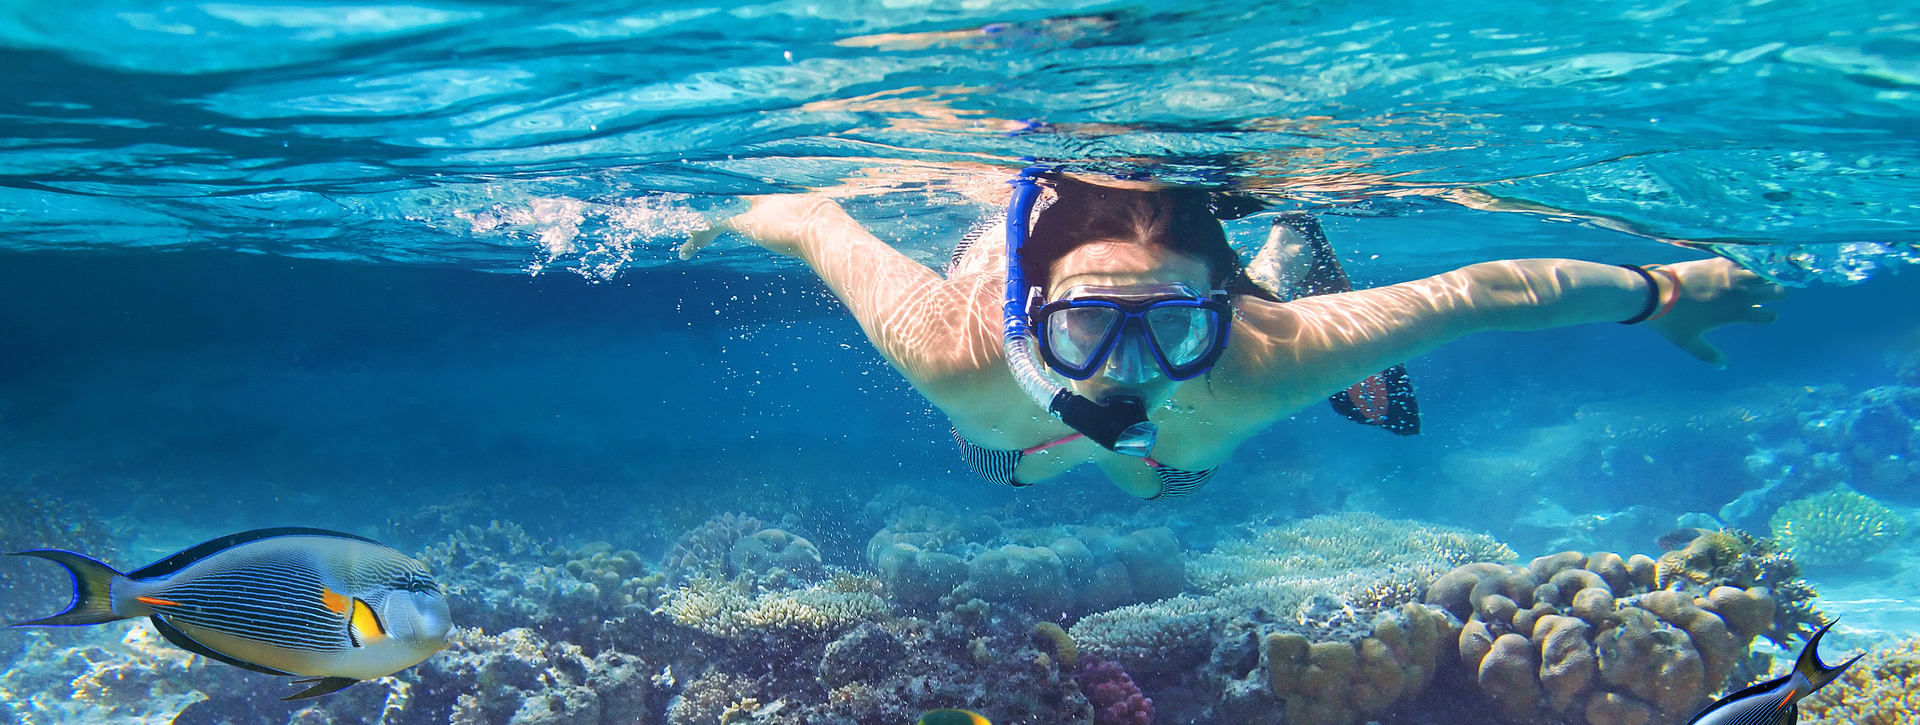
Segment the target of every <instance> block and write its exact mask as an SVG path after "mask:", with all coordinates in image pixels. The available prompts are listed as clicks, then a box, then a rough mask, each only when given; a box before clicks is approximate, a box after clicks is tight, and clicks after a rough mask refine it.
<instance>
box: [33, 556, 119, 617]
mask: <svg viewBox="0 0 1920 725" xmlns="http://www.w3.org/2000/svg"><path fill="white" fill-rule="evenodd" d="M9 556H32V557H38V558H41V559H46V560H49V561H52V562H53V563H55V564H59V565H60V566H63V567H66V569H67V573H68V574H72V575H73V603H72V604H69V605H67V609H66V611H63V612H61V613H59V614H55V615H53V616H51V617H42V618H40V619H31V620H27V621H25V622H15V623H14V624H11V625H8V626H12V627H78V626H82V625H88V624H100V623H103V622H113V621H118V620H122V619H127V618H129V617H133V616H138V615H131V614H119V613H116V612H114V611H113V585H114V583H115V582H117V581H132V580H130V579H127V576H126V575H125V574H121V573H120V572H119V571H118V570H116V569H114V568H113V567H111V566H107V565H106V564H103V563H101V562H99V561H97V560H95V559H93V558H92V557H89V556H86V555H85V554H76V553H74V552H71V551H64V550H61V549H33V550H30V551H18V552H14V553H12V554H9Z"/></svg>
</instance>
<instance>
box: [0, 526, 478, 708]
mask: <svg viewBox="0 0 1920 725" xmlns="http://www.w3.org/2000/svg"><path fill="white" fill-rule="evenodd" d="M13 556H31V557H38V558H41V559H47V560H49V561H52V562H54V563H56V564H59V565H61V566H63V567H66V569H67V571H68V572H69V573H71V574H72V575H73V602H72V604H70V605H68V606H67V609H66V611H63V612H61V613H59V614H56V615H53V616H51V617H43V618H41V619H35V620H30V621H26V622H19V623H16V624H14V625H12V626H15V627H73V626H81V625H88V624H102V623H105V622H115V621H119V620H122V619H131V618H134V617H149V618H151V619H152V621H153V626H154V628H155V629H157V630H159V631H160V634H161V636H164V637H166V638H167V641H169V642H172V643H173V644H174V645H175V646H177V647H179V648H181V649H184V650H187V651H189V652H193V653H194V654H198V655H203V656H205V657H207V658H209V659H214V660H219V661H221V662H225V663H227V664H230V665H234V666H236V667H242V668H245V669H249V670H253V671H255V672H264V673H266V674H270V675H280V676H283V677H304V678H307V679H301V680H295V681H294V682H295V683H297V684H304V685H309V686H308V687H307V688H306V689H304V690H301V691H300V692H298V693H295V694H294V695H293V696H291V697H288V698H286V699H288V700H299V699H305V698H309V697H318V696H320V695H325V694H327V693H330V692H334V691H336V690H339V689H341V688H343V687H346V686H348V685H352V684H353V683H356V682H359V681H361V680H367V679H372V678H376V677H385V676H387V675H391V674H393V673H395V672H399V671H401V670H404V669H406V668H408V667H412V666H414V665H417V664H419V663H420V662H421V661H423V660H425V659H426V658H427V657H429V656H431V655H432V654H433V653H435V652H438V651H440V650H442V649H446V647H447V633H448V632H449V631H451V630H452V629H453V620H452V617H451V616H450V614H449V613H448V610H447V600H446V596H445V594H443V593H442V592H441V590H440V585H439V584H437V583H435V582H434V581H433V577H431V576H429V575H428V574H427V570H426V568H425V567H423V566H421V564H420V563H419V562H417V561H414V560H413V559H412V558H409V557H408V556H406V555H405V554H402V553H400V552H398V551H394V550H393V549H390V548H388V547H386V546H384V545H382V544H380V543H379V542H376V541H374V540H372V539H366V538H362V537H359V536H354V535H352V534H342V533H339V532H335V531H325V530H321V529H306V528H278V529H259V530H256V531H247V532H242V533H238V534H233V535H231V536H223V537H220V538H218V539H214V540H212V541H208V542H206V543H203V544H200V545H198V546H194V547H191V548H188V549H186V550H183V551H181V552H179V553H176V554H174V555H172V556H169V557H167V558H165V559H161V560H160V561H158V562H155V563H153V564H150V565H148V566H146V567H143V568H140V569H137V570H134V571H132V572H129V573H126V574H122V573H120V572H119V571H117V570H115V569H114V568H113V567H111V566H108V565H106V564H104V563H102V562H99V561H96V560H94V559H92V558H90V557H88V556H86V555H83V554H78V553H75V552H71V551H64V550H60V549H34V550H32V551H21V552H15V553H14V554H13Z"/></svg>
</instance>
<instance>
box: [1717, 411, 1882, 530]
mask: <svg viewBox="0 0 1920 725" xmlns="http://www.w3.org/2000/svg"><path fill="white" fill-rule="evenodd" d="M1783 398H1784V399H1785V400H1786V401H1787V404H1786V406H1787V407H1786V414H1785V415H1783V416H1780V417H1781V418H1782V420H1781V421H1780V423H1781V424H1780V425H1777V426H1771V427H1769V428H1767V429H1765V430H1763V431H1762V434H1761V435H1760V436H1759V441H1758V443H1757V445H1755V447H1754V449H1753V450H1752V452H1751V453H1750V454H1748V455H1747V456H1746V458H1745V461H1744V469H1745V470H1746V472H1747V473H1748V474H1749V475H1750V476H1752V477H1753V479H1754V480H1757V481H1758V484H1757V485H1752V486H1750V487H1749V488H1748V490H1746V491H1744V492H1742V493H1740V494H1739V496H1738V498H1735V499H1734V500H1733V501H1732V502H1730V503H1728V504H1726V505H1725V506H1723V507H1722V508H1721V509H1720V519H1721V520H1722V521H1725V522H1727V523H1728V524H1729V525H1732V526H1739V527H1746V528H1753V529H1758V528H1760V527H1762V526H1764V525H1766V524H1767V521H1768V517H1769V516H1770V515H1771V514H1772V513H1773V512H1774V511H1776V510H1778V509H1780V508H1781V507H1782V506H1785V505H1787V504H1788V503H1790V502H1792V501H1793V500H1796V499H1800V498H1804V497H1807V496H1812V495H1817V494H1820V493H1822V492H1824V491H1828V490H1831V489H1833V488H1835V487H1837V486H1847V487H1849V488H1851V489H1853V490H1856V491H1859V492H1860V493H1863V494H1866V495H1869V496H1874V497H1877V498H1880V499H1883V500H1887V501H1898V502H1902V503H1909V504H1911V503H1920V493H1916V492H1917V491H1920V486H1914V485H1912V484H1913V482H1914V481H1920V386H1913V385H1911V384H1908V385H1887V386H1882V387H1877V388H1871V389H1868V390H1865V391H1861V392H1857V393H1855V392H1850V391H1848V390H1847V389H1846V388H1844V387H1842V386H1839V385H1827V386H1822V387H1817V388H1806V389H1801V390H1795V391H1791V392H1790V394H1789V395H1787V396H1783Z"/></svg>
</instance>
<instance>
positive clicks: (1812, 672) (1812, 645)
mask: <svg viewBox="0 0 1920 725" xmlns="http://www.w3.org/2000/svg"><path fill="white" fill-rule="evenodd" d="M1839 621H1840V620H1838V619H1835V620H1833V621H1832V622H1828V623H1827V624H1826V626H1824V627H1821V628H1820V631H1818V632H1814V633H1813V636H1812V637H1809V638H1807V646H1806V647H1803V648H1801V650H1800V659H1799V661H1797V662H1795V663H1794V664H1793V671H1794V672H1798V673H1800V674H1802V675H1805V676H1806V678H1807V681H1808V682H1811V683H1813V688H1812V689H1810V690H1807V694H1808V695H1811V694H1813V693H1814V691H1815V690H1819V689H1820V688H1822V687H1826V686H1827V683H1829V682H1832V681H1833V680H1834V679H1835V678H1837V677H1839V676H1840V673H1841V672H1845V671H1846V669H1847V668H1848V667H1851V666H1853V663H1855V662H1859V661H1860V658H1861V657H1865V656H1867V655H1866V653H1864V652H1862V653H1860V654H1858V655H1855V656H1854V658H1853V659H1850V660H1847V661H1846V662H1842V663H1840V665H1839V666H1837V667H1828V666H1827V665H1826V663H1824V662H1821V661H1820V652H1819V650H1820V638H1821V637H1822V636H1825V635H1826V633H1827V630H1829V629H1832V628H1833V625H1834V624H1836V623H1838V622H1839Z"/></svg>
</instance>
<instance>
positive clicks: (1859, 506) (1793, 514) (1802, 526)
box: [1768, 490, 1906, 566]
mask: <svg viewBox="0 0 1920 725" xmlns="http://www.w3.org/2000/svg"><path fill="white" fill-rule="evenodd" d="M1768 525H1769V526H1771V527H1773V535H1774V537H1775V538H1778V539H1779V540H1780V544H1781V545H1782V546H1785V547H1786V548H1787V550H1788V551H1789V552H1790V553H1792V554H1793V558H1794V560H1796V561H1798V562H1800V563H1802V564H1810V565H1814V566H1822V565H1829V564H1845V563H1848V562H1853V561H1858V560H1860V559H1863V558H1866V557H1869V556H1872V555H1874V554H1878V553H1880V552H1882V551H1885V550H1886V549H1887V547H1889V546H1892V545H1893V544H1894V542H1896V541H1898V540H1899V539H1900V537H1901V536H1902V535H1904V534H1905V533H1906V522H1905V521H1903V520H1901V518H1900V515H1899V514H1896V513H1894V512H1893V509H1890V508H1887V507H1886V506H1884V505H1881V503H1880V502H1878V501H1875V500H1873V499H1870V498H1867V497H1865V496H1862V495H1860V494H1857V493H1854V492H1852V491H1845V490H1840V491H1833V492H1831V493H1825V494H1821V495H1819V496H1812V497H1808V498H1803V499H1800V500H1798V501H1794V502H1792V503H1789V504H1787V505H1785V506H1781V507H1780V510H1779V511H1776V512H1774V514H1773V519H1772V520H1771V521H1769V522H1768Z"/></svg>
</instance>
